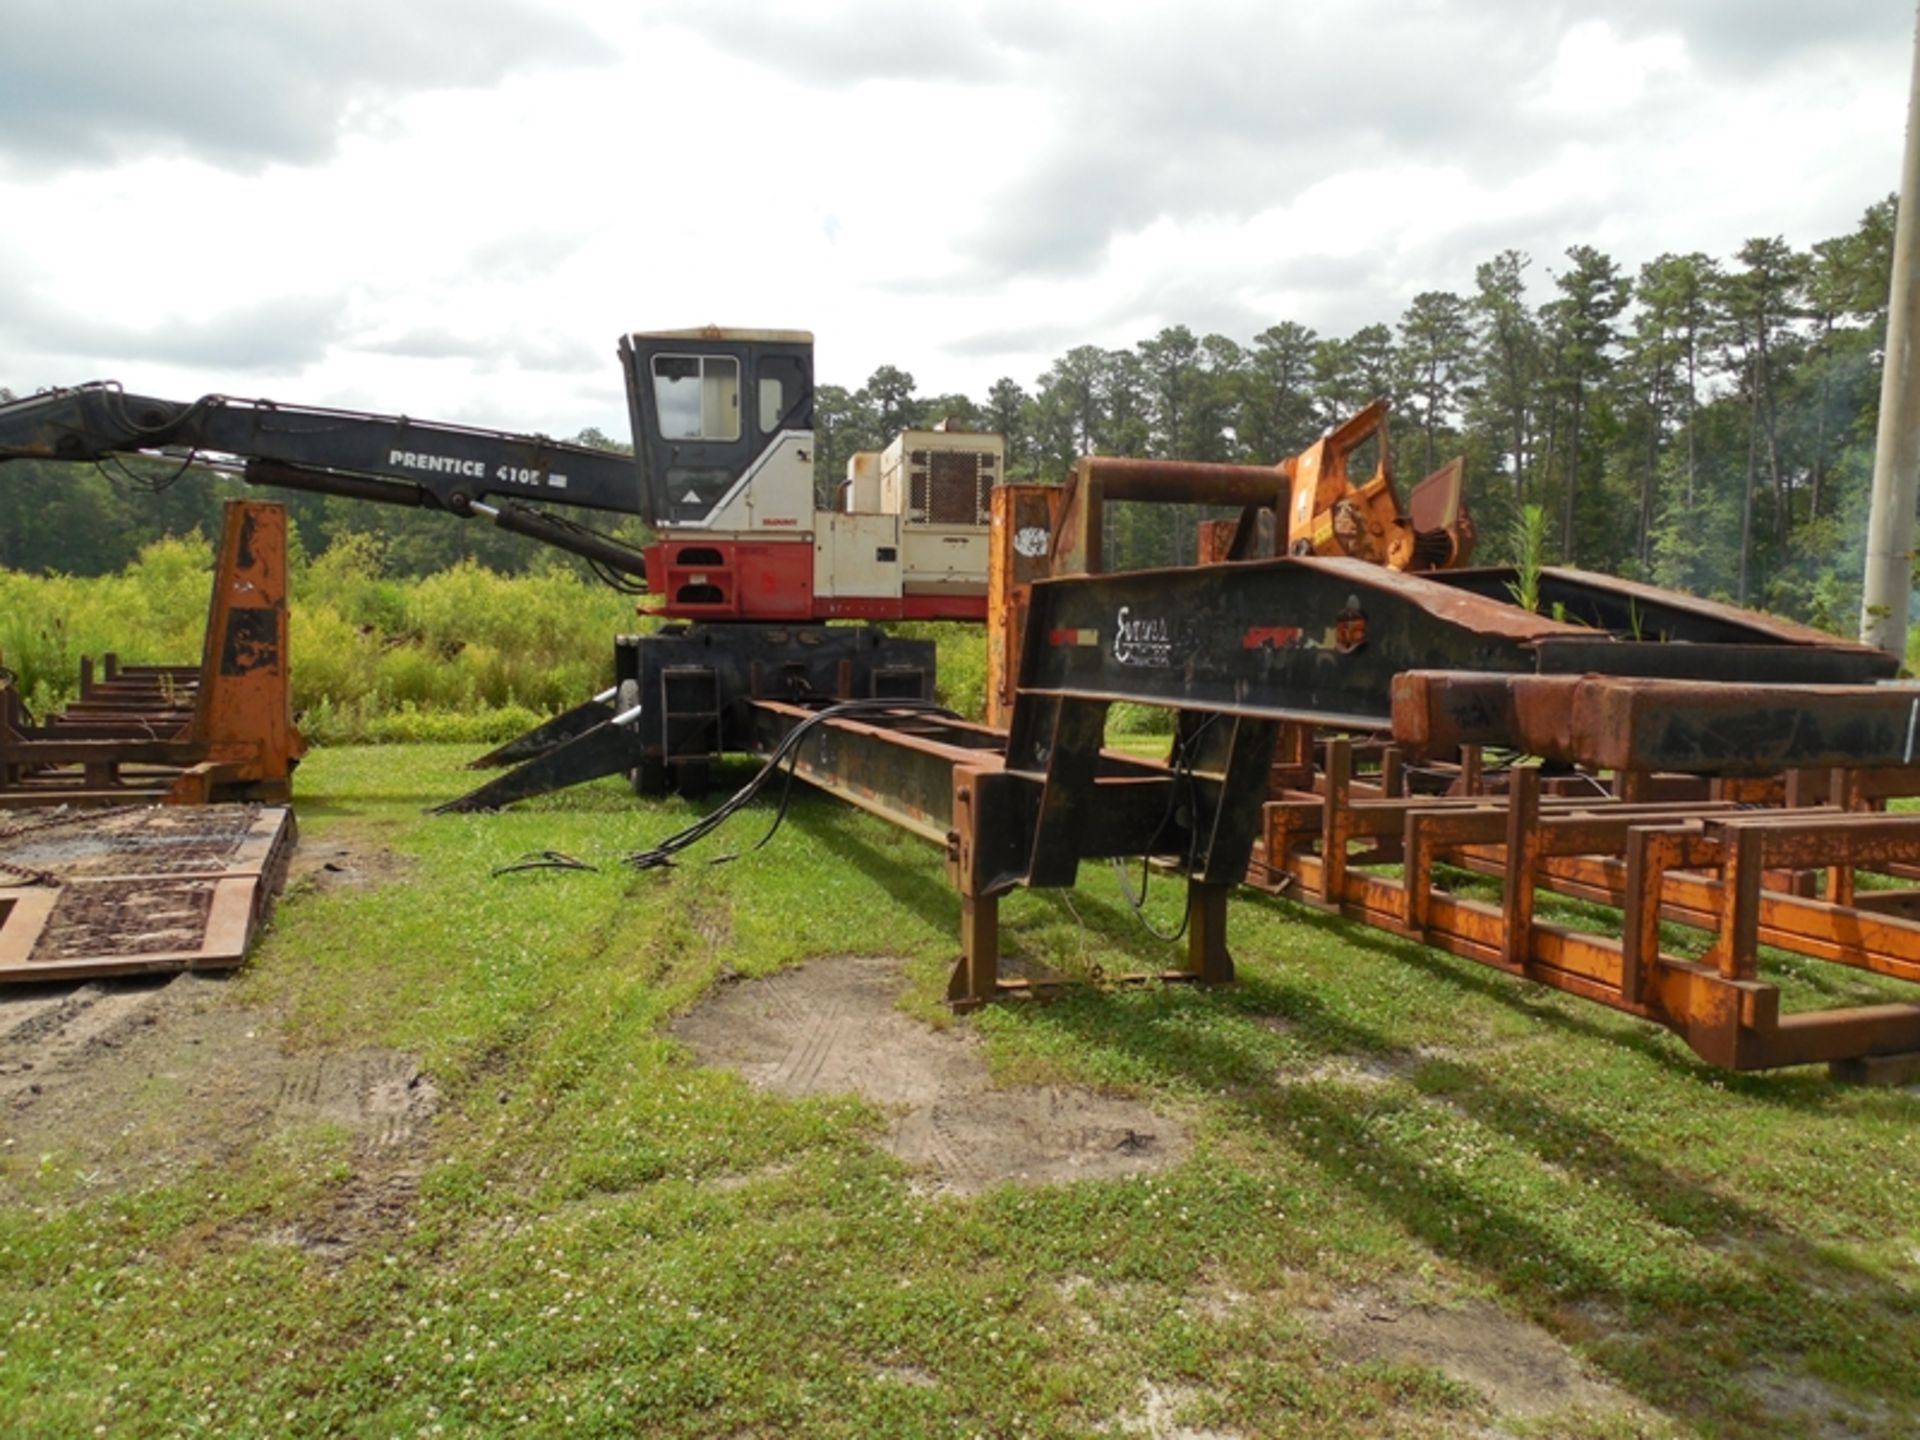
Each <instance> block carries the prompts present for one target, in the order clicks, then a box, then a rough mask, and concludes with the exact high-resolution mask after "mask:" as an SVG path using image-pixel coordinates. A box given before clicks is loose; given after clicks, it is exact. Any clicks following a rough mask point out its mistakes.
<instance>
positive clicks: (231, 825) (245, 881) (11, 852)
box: [0, 805, 294, 983]
mask: <svg viewBox="0 0 1920 1440" xmlns="http://www.w3.org/2000/svg"><path fill="white" fill-rule="evenodd" d="M293 837H294V824H293V812H292V811H290V810H289V809H287V808H286V807H285V806H281V805H205V806H154V807H145V808H135V807H128V808H125V809H120V810H112V811H106V812H101V811H92V812H86V813H80V814H71V815H69V814H61V815H54V816H47V815H36V816H33V817H32V818H22V819H12V818H9V817H0V983H6V982H12V983H18V982H23V981H25V982H31V981H45V980H63V979H86V978H92V977H96V976H102V975H129V974H142V973H152V972H157V971H168V970H199V969H222V968H227V967H231V966H234V965H238V964H239V963H240V962H241V961H242V960H243V959H245V958H246V954H247V949H248V947H249V946H250V945H251V943H252V941H253V936H254V933H255V931H256V930H257V929H258V927H259V926H260V924H261V923H262V922H263V921H264V920H265V919H266V917H267V913H268V911H269V910H270V909H271V907H272V904H273V897H274V895H275V894H276V893H277V892H278V891H279V889H280V887H281V885H282V884H284V883H285V881H286V874H287V861H288V858H289V856H290V855H291V853H292V849H293Z"/></svg>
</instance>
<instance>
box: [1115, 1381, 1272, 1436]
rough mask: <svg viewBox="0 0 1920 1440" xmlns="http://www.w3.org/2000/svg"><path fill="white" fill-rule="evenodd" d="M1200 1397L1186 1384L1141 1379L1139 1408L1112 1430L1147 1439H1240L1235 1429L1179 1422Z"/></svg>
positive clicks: (1198, 1393) (1197, 1392)
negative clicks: (1158, 1382) (1157, 1383)
mask: <svg viewBox="0 0 1920 1440" xmlns="http://www.w3.org/2000/svg"><path fill="white" fill-rule="evenodd" d="M1199 1396H1200V1392H1199V1391H1197V1390H1192V1389H1189V1388H1187V1387H1185V1386H1179V1385H1156V1384H1154V1382H1153V1381H1151V1380H1142V1381H1141V1382H1140V1409H1139V1411H1138V1412H1137V1413H1135V1414H1132V1415H1129V1416H1127V1417H1125V1418H1124V1419H1122V1420H1121V1421H1120V1422H1119V1423H1118V1424H1117V1425H1115V1426H1111V1427H1109V1429H1110V1430H1115V1431H1118V1433H1120V1434H1122V1435H1143V1436H1146V1437H1147V1440H1240V1437H1239V1435H1238V1434H1237V1433H1236V1432H1233V1431H1229V1430H1199V1429H1195V1428H1194V1427H1193V1426H1191V1425H1183V1424H1181V1423H1180V1420H1179V1418H1178V1417H1179V1416H1180V1414H1181V1413H1182V1412H1183V1411H1185V1410H1186V1409H1187V1408H1188V1407H1189V1406H1191V1405H1192V1404H1193V1403H1194V1401H1195V1400H1197V1399H1198V1398H1199Z"/></svg>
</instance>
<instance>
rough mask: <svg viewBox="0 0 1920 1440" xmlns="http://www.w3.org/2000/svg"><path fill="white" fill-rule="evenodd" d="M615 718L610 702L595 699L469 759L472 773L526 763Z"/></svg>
mask: <svg viewBox="0 0 1920 1440" xmlns="http://www.w3.org/2000/svg"><path fill="white" fill-rule="evenodd" d="M612 718H613V705H612V703H611V701H610V699H609V700H602V699H599V698H598V697H595V698H594V699H592V700H588V701H586V702H584V703H583V704H579V705H576V706H574V707H573V708H572V709H571V710H563V711H562V712H561V713H560V714H558V715H556V716H554V717H553V718H552V719H551V720H548V721H546V722H544V723H543V724H539V725H536V726H534V727H533V729H531V730H529V731H527V732H526V733H525V734H523V735H516V736H514V737H513V739H511V740H509V741H507V743H506V744H504V745H502V746H500V747H499V748H498V749H494V750H489V751H488V752H487V753H486V754H484V755H482V756H481V757H480V758H479V759H477V760H469V761H468V762H467V769H469V770H492V769H495V768H497V767H498V766H501V765H518V764H520V763H521V762H522V761H523V760H532V759H535V758H536V757H538V756H541V755H544V754H546V753H547V752H548V751H549V750H552V749H554V748H555V747H556V746H560V745H564V744H566V743H567V741H569V740H576V739H578V738H579V737H580V736H582V735H584V734H586V733H587V732H588V731H589V730H591V729H593V728H594V726H596V725H603V724H605V723H606V722H607V721H608V720H610V719H612Z"/></svg>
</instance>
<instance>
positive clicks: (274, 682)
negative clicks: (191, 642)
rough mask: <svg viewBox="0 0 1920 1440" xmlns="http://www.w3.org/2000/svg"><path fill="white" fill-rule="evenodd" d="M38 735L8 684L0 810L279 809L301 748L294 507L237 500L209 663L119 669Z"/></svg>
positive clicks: (0, 702)
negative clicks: (292, 604) (291, 584)
mask: <svg viewBox="0 0 1920 1440" xmlns="http://www.w3.org/2000/svg"><path fill="white" fill-rule="evenodd" d="M101 671H102V674H101V676H100V678H98V679H96V678H95V674H94V667H93V663H92V660H91V658H88V659H83V660H82V661H81V672H80V696H79V699H78V700H77V701H75V702H74V703H73V704H72V705H70V706H68V707H67V708H66V710H64V711H62V712H61V713H59V714H57V715H51V716H48V717H47V718H46V720H45V721H44V722H42V723H39V724H35V723H33V722H32V721H31V720H30V719H29V718H28V716H27V714H26V711H25V708H24V707H23V705H22V704H21V701H20V697H19V695H18V694H17V693H16V692H15V691H14V689H13V687H12V686H11V685H8V684H4V683H0V811H5V810H13V809H22V808H32V807H42V806H51V805H124V804H127V803H130V802H142V801H146V802H161V803H167V804H206V803H209V802H211V801H215V800H234V801H238V800H257V801H283V800H285V799H287V798H288V795H289V790H290V781H291V777H292V774H293V768H294V766H295V765H296V764H297V763H298V761H299V758H300V756H301V754H302V753H303V752H304V750H305V745H304V742H303V741H302V740H301V738H300V732H299V731H298V730H297V729H296V728H295V727H294V723H293V694H292V686H291V671H290V669H289V665H288V655H287V522H286V511H285V509H284V508H283V507H282V506H280V505H276V504H271V503H268V502H264V501H258V500H229V501H228V502H227V505H226V514H225V519H224V524H223V527H222V533H221V541H220V551H219V555H218V559H217V563H216V564H215V567H214V577H213V592H212V600H211V603H210V605H209V608H208V615H207V630H206V639H205V641H204V643H203V645H202V647H201V659H200V664H199V665H198V666H197V667H187V666H121V665H120V664H119V663H118V660H117V659H116V658H115V657H113V656H108V657H106V659H105V663H104V664H103V666H102V667H101Z"/></svg>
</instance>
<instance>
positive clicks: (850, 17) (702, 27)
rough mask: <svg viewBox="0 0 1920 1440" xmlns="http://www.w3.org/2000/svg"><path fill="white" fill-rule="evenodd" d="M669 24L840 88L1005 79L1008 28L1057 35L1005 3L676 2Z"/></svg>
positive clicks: (1014, 35)
mask: <svg viewBox="0 0 1920 1440" xmlns="http://www.w3.org/2000/svg"><path fill="white" fill-rule="evenodd" d="M663 23H664V24H666V25H668V26H670V27H672V28H675V29H681V30H685V31H687V32H689V33H691V34H695V35H699V36H701V37H703V38H704V39H706V40H707V41H708V42H709V43H711V44H712V45H713V46H715V47H716V48H717V49H720V50H723V51H725V52H727V53H728V54H732V55H737V56H739V57H740V58H742V59H744V60H750V61H753V62H755V63H758V64H761V65H764V66H766V67H767V68H769V69H772V70H777V71H779V72H780V73H781V74H782V75H783V76H785V77H786V78H788V79H790V80H793V81H795V82H797V83H800V84H804V85H810V86H815V87H818V88H821V89H833V90H838V89H847V88H851V87H852V86H855V85H859V84H863V83H865V82H867V81H872V80H919V81H929V80H933V81H950V82H958V83H969V84H978V83H983V82H988V81H992V80H996V79H1000V78H1002V77H1004V75H1005V74H1006V73H1007V66H1008V60H1009V56H1008V55H1007V53H1006V51H1005V49H1004V48H1003V46H1002V43H1001V40H1000V39H999V34H1000V33H1004V35H1005V36H1006V37H1007V39H1008V41H1009V42H1011V43H1015V44H1017V43H1020V42H1021V41H1022V40H1031V39H1032V38H1035V37H1038V36H1046V35H1049V34H1051V33H1053V32H1052V31H1051V30H1049V29H1046V28H1043V24H1044V22H1041V21H1038V20H1032V19H1025V18H1023V17H1021V16H1020V15H1019V14H1018V13H1017V12H1016V11H1014V10H1012V9H1010V8H1008V7H1003V6H999V5H988V6H981V5H972V6H967V7H964V8H961V9H959V10H958V11H957V12H956V9H955V8H954V7H948V6H933V5H901V4H898V3H895V0H851V3H850V4H848V5H846V6H844V7H841V8H838V9H829V8H825V7H822V8H819V9H817V10H811V11H808V12H806V13H798V12H793V11H775V10H770V9H769V8H768V7H767V6H765V5H764V4H760V3H757V0H700V3H698V4H691V5H684V6H677V7H675V8H674V10H673V13H672V15H671V16H670V17H668V18H666V19H665V20H664V21H663Z"/></svg>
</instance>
